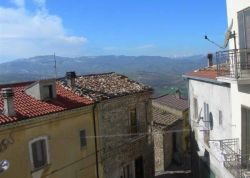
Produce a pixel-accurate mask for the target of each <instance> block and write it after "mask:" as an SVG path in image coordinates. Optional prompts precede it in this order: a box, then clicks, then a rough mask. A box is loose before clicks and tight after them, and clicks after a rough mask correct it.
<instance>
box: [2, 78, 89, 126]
mask: <svg viewBox="0 0 250 178" xmlns="http://www.w3.org/2000/svg"><path fill="white" fill-rule="evenodd" d="M30 84H32V83H31V82H26V83H19V84H11V85H0V90H1V89H2V88H9V87H11V88H12V89H13V91H14V106H15V110H16V116H15V117H8V116H5V115H3V114H2V111H3V98H2V96H0V125H4V124H8V123H11V122H16V121H20V120H25V119H29V118H33V117H37V116H42V115H46V114H50V113H56V112H60V111H64V110H69V109H74V108H78V107H82V106H85V105H89V104H92V101H91V100H89V99H87V98H85V97H80V96H78V95H76V94H74V93H73V92H72V91H69V90H66V89H65V88H64V87H63V86H61V84H59V83H58V82H57V83H56V92H57V97H56V98H55V99H52V100H51V101H46V102H45V101H39V100H37V99H35V98H33V97H31V96H29V95H27V94H26V93H25V92H24V89H25V88H26V87H27V86H29V85H30Z"/></svg>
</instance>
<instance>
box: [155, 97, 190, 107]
mask: <svg viewBox="0 0 250 178" xmlns="http://www.w3.org/2000/svg"><path fill="white" fill-rule="evenodd" d="M153 102H156V103H159V104H161V105H165V106H168V107H171V108H175V109H177V110H180V111H185V110H187V109H188V101H187V100H185V99H182V98H177V97H176V96H175V94H170V95H163V96H160V97H158V98H155V99H153Z"/></svg>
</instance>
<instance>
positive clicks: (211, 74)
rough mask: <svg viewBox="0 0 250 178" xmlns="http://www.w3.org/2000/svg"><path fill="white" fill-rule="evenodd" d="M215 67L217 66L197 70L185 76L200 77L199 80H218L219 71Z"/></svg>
mask: <svg viewBox="0 0 250 178" xmlns="http://www.w3.org/2000/svg"><path fill="white" fill-rule="evenodd" d="M215 67H216V66H212V67H207V68H203V69H199V70H195V71H192V72H189V73H187V74H185V75H186V76H190V77H199V78H207V79H213V80H216V77H218V74H217V70H216V68H215Z"/></svg>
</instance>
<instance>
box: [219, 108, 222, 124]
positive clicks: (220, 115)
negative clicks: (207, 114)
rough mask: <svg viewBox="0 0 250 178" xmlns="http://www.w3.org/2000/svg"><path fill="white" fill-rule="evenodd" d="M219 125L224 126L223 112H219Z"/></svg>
mask: <svg viewBox="0 0 250 178" xmlns="http://www.w3.org/2000/svg"><path fill="white" fill-rule="evenodd" d="M219 125H220V126H222V111H221V110H219Z"/></svg>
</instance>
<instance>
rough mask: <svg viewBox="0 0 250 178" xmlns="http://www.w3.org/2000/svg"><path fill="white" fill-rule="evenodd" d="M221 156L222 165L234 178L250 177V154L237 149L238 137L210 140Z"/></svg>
mask: <svg viewBox="0 0 250 178" xmlns="http://www.w3.org/2000/svg"><path fill="white" fill-rule="evenodd" d="M210 144H213V145H216V147H217V148H218V150H217V151H218V152H220V154H221V155H222V156H223V165H224V167H225V168H226V169H227V170H228V171H229V172H230V173H231V174H232V175H233V176H235V177H236V178H250V155H249V154H242V153H241V151H240V150H239V140H238V139H225V140H210Z"/></svg>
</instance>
